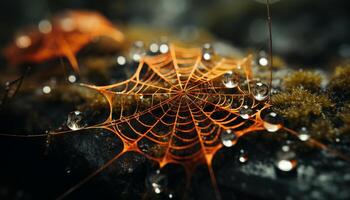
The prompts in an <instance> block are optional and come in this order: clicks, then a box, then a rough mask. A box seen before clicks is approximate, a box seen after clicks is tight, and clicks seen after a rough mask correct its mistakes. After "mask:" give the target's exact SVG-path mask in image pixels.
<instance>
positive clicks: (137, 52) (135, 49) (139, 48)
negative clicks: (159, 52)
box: [130, 41, 146, 62]
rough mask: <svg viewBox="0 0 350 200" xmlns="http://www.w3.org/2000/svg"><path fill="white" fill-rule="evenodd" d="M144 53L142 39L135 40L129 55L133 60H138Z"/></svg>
mask: <svg viewBox="0 0 350 200" xmlns="http://www.w3.org/2000/svg"><path fill="white" fill-rule="evenodd" d="M145 54H146V50H145V48H144V44H143V42H142V41H136V42H135V43H134V44H133V46H132V48H131V50H130V57H131V58H132V59H133V60H134V61H135V62H139V61H140V59H141V58H142V57H143V56H144V55H145Z"/></svg>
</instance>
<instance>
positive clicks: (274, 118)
mask: <svg viewBox="0 0 350 200" xmlns="http://www.w3.org/2000/svg"><path fill="white" fill-rule="evenodd" d="M263 120H264V127H265V129H266V130H267V131H269V132H276V131H278V130H279V129H280V128H281V127H282V121H283V120H282V118H281V117H280V116H279V115H278V114H277V113H275V112H269V113H268V114H267V115H266V116H265V117H264V119H263Z"/></svg>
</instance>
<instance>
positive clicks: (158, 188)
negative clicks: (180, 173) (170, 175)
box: [146, 170, 168, 194]
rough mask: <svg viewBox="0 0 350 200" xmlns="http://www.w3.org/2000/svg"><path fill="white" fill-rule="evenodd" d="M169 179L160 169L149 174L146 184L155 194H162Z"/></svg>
mask: <svg viewBox="0 0 350 200" xmlns="http://www.w3.org/2000/svg"><path fill="white" fill-rule="evenodd" d="M167 185H168V180H167V177H166V175H165V174H163V173H161V172H160V170H156V171H155V172H152V173H150V174H149V175H148V177H147V178H146V186H147V187H148V188H149V189H150V190H151V191H152V192H154V193H155V194H160V193H162V192H163V191H165V190H166V188H167Z"/></svg>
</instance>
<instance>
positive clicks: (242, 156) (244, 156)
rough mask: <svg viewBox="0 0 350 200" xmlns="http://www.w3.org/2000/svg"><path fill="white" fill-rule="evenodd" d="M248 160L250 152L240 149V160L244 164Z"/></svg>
mask: <svg viewBox="0 0 350 200" xmlns="http://www.w3.org/2000/svg"><path fill="white" fill-rule="evenodd" d="M247 161H248V154H247V153H246V152H245V151H244V150H243V149H241V150H240V151H239V156H238V162H239V163H242V164H244V163H246V162H247Z"/></svg>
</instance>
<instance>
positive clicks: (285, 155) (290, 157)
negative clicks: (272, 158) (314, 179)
mask: <svg viewBox="0 0 350 200" xmlns="http://www.w3.org/2000/svg"><path fill="white" fill-rule="evenodd" d="M295 156H296V155H295V152H293V151H278V152H277V156H276V157H277V158H276V163H275V167H276V170H277V174H279V175H282V174H284V173H285V174H288V173H292V172H294V173H295V172H296V168H297V160H296V158H295ZM285 174H284V175H285Z"/></svg>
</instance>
